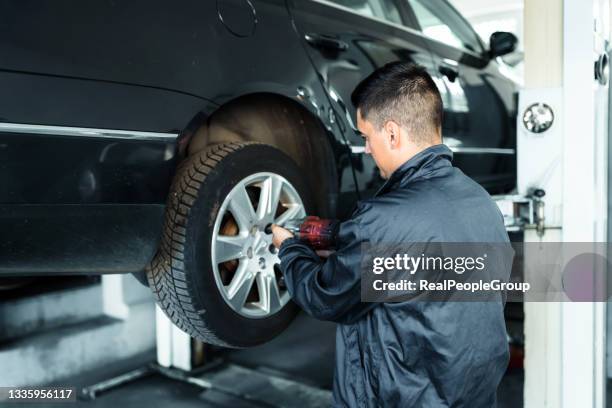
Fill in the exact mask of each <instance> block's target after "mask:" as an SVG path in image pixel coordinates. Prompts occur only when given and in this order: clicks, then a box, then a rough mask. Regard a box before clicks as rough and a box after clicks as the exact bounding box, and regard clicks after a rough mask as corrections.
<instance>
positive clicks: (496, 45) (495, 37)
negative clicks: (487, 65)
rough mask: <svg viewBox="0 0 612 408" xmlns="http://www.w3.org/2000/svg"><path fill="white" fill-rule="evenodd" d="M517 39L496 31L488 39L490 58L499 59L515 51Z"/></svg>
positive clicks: (512, 35)
mask: <svg viewBox="0 0 612 408" xmlns="http://www.w3.org/2000/svg"><path fill="white" fill-rule="evenodd" d="M517 45H518V38H516V36H515V35H514V34H512V33H508V32H505V31H496V32H494V33H493V34H491V38H490V39H489V55H490V56H491V58H495V57H501V56H502V55H506V54H510V53H511V52H513V51H514V50H516V46H517Z"/></svg>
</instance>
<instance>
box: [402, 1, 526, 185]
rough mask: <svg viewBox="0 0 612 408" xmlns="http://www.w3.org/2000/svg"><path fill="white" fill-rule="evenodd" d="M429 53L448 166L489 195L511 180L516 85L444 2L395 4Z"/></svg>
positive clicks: (514, 141) (514, 170)
mask: <svg viewBox="0 0 612 408" xmlns="http://www.w3.org/2000/svg"><path fill="white" fill-rule="evenodd" d="M399 1H401V2H404V4H405V5H407V6H408V12H409V13H412V16H413V19H414V21H415V28H416V29H417V30H419V31H420V32H422V33H423V38H424V39H425V41H426V44H427V46H428V48H429V49H430V50H431V52H432V54H433V58H434V60H435V64H436V66H437V70H436V71H435V73H434V74H435V76H436V77H437V78H436V81H437V82H438V83H439V84H440V85H442V84H443V85H444V86H445V87H446V89H447V92H446V94H445V95H444V94H443V98H444V124H443V136H444V142H445V143H446V144H447V145H449V146H450V147H451V148H452V149H453V150H454V152H455V155H454V164H455V165H456V166H458V167H459V168H461V169H462V170H463V171H464V172H465V173H466V174H468V175H469V176H470V177H472V178H473V179H475V180H476V181H477V182H479V183H480V184H481V185H483V186H484V187H485V188H486V189H487V190H488V191H489V192H492V193H499V192H507V191H509V190H511V189H512V188H514V186H515V180H516V154H515V146H516V132H515V127H516V126H515V114H516V108H515V106H516V98H515V95H516V85H515V84H514V83H513V82H512V81H511V80H509V79H507V78H505V77H504V76H503V75H501V74H500V72H499V66H498V65H497V62H496V61H495V60H492V59H491V58H489V56H488V55H487V52H486V50H485V48H484V46H483V44H482V42H481V41H480V39H479V37H478V35H477V34H476V32H475V31H474V30H473V29H472V27H471V26H470V25H469V23H467V22H466V21H465V19H463V17H462V16H461V15H460V14H459V13H458V12H457V11H456V10H455V9H454V8H453V7H452V6H451V5H450V4H448V3H447V2H446V1H445V0H399Z"/></svg>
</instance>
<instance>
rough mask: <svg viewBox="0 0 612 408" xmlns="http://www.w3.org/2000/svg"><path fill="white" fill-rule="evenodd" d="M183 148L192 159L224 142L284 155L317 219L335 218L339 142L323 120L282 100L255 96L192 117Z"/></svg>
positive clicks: (300, 107)
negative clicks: (255, 145) (250, 144)
mask: <svg viewBox="0 0 612 408" xmlns="http://www.w3.org/2000/svg"><path fill="white" fill-rule="evenodd" d="M184 134H185V136H184V137H183V138H182V139H181V140H180V144H179V149H180V150H182V154H183V155H184V156H190V155H192V154H194V153H197V152H200V151H202V150H204V149H207V148H208V147H210V146H212V145H215V144H219V143H226V142H245V141H257V142H261V143H266V144H269V145H271V146H274V147H276V148H278V149H279V150H281V151H283V152H284V153H285V154H287V155H288V156H289V157H291V158H292V159H293V160H294V161H295V162H296V164H297V165H298V167H299V168H300V169H301V170H302V171H303V174H304V175H305V177H306V182H307V184H308V186H309V187H310V189H311V191H312V192H313V198H314V202H315V205H316V207H317V208H316V209H317V212H318V215H321V216H323V217H333V216H335V214H336V205H337V198H338V187H339V186H338V176H337V167H336V156H337V155H336V154H335V150H334V149H337V148H338V142H337V141H336V138H335V135H334V134H333V133H332V131H330V130H328V129H326V128H325V125H324V124H323V123H322V121H321V119H320V118H319V117H318V116H317V115H315V114H313V113H312V112H311V111H310V110H309V109H307V108H306V107H305V106H303V105H301V104H300V103H298V102H297V101H295V100H293V99H291V98H289V97H286V96H284V95H279V94H274V93H265V92H261V93H251V94H246V95H242V96H239V97H236V98H234V99H231V100H230V101H228V102H226V103H224V104H222V105H220V106H218V107H217V108H216V109H215V110H214V111H212V112H210V113H209V114H208V115H205V114H200V115H197V116H196V117H194V119H193V120H192V121H191V123H190V124H189V126H188V131H187V132H185V133H184Z"/></svg>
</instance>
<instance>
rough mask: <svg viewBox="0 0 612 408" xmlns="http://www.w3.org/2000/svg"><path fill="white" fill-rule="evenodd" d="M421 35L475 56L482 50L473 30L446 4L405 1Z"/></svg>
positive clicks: (427, 0)
mask: <svg viewBox="0 0 612 408" xmlns="http://www.w3.org/2000/svg"><path fill="white" fill-rule="evenodd" d="M407 1H408V3H409V4H410V7H411V8H412V11H413V12H414V15H415V16H416V19H417V21H418V22H419V25H420V26H421V30H422V31H423V34H425V35H426V36H427V37H430V38H433V39H434V40H438V41H441V42H443V43H445V44H449V45H452V46H454V47H458V48H465V49H468V50H470V51H473V52H475V53H477V54H481V53H482V52H483V51H484V50H483V49H482V45H481V43H480V41H479V40H478V36H477V34H476V32H474V30H472V29H471V27H470V26H469V25H468V24H467V23H466V22H465V21H464V20H463V19H462V18H461V16H459V15H458V14H457V12H456V11H455V10H453V8H452V7H450V6H449V5H448V4H447V3H446V2H444V1H439V0H407Z"/></svg>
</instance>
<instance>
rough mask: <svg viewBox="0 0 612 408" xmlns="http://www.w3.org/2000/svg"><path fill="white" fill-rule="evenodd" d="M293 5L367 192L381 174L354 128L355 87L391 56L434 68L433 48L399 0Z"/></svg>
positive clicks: (319, 0)
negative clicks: (407, 22) (409, 20)
mask: <svg viewBox="0 0 612 408" xmlns="http://www.w3.org/2000/svg"><path fill="white" fill-rule="evenodd" d="M288 5H289V8H290V12H291V14H292V17H293V19H294V21H295V24H296V27H297V29H298V33H299V35H300V36H301V37H302V38H303V43H304V46H305V49H306V51H307V52H308V54H309V56H310V58H311V60H312V62H313V64H314V66H315V68H316V69H317V72H318V75H319V77H320V79H321V81H322V83H323V86H324V88H325V90H326V91H327V93H328V95H329V97H330V104H331V105H332V106H333V112H332V114H333V115H335V120H337V121H338V124H339V125H340V127H341V129H342V131H343V133H344V135H345V138H346V142H347V144H348V145H349V146H350V148H351V150H352V159H353V167H354V171H355V178H356V183H357V188H358V189H359V191H360V193H361V197H362V198H363V197H368V196H370V195H372V194H373V193H374V192H375V191H376V190H377V189H378V188H379V186H380V185H381V184H382V179H381V178H380V176H379V173H378V169H377V168H376V165H375V163H374V161H373V160H372V158H371V156H370V155H366V154H364V150H365V147H364V141H363V139H362V137H361V136H360V134H359V133H358V132H356V131H355V122H356V116H355V114H356V112H355V109H354V107H353V106H352V104H351V97H350V96H351V93H352V92H353V90H354V89H355V87H356V86H357V84H358V83H359V82H360V81H361V80H362V79H363V78H365V77H366V76H367V75H369V74H370V73H371V72H372V71H374V70H375V69H377V68H379V67H381V66H383V65H384V64H386V63H388V62H391V61H397V60H401V61H410V62H414V63H418V64H421V65H423V66H424V67H426V68H427V69H428V70H430V71H431V72H432V73H433V70H434V65H433V60H432V57H431V55H430V52H429V51H428V50H427V48H426V45H425V42H424V40H423V38H422V36H421V35H420V34H419V33H416V32H414V30H409V29H406V27H405V26H404V23H405V15H404V14H403V10H402V9H401V8H400V7H398V5H397V3H396V2H395V0H334V1H323V0H288Z"/></svg>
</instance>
